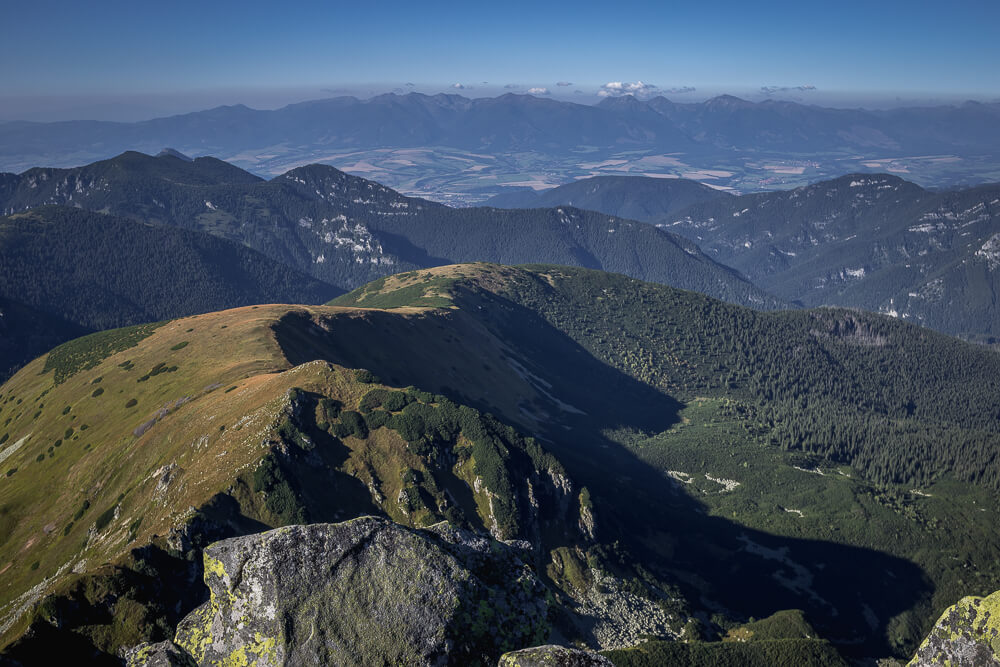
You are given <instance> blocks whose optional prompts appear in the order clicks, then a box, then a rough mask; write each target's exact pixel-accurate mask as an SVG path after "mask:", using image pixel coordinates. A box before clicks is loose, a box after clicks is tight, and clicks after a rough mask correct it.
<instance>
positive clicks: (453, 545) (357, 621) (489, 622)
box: [129, 516, 549, 667]
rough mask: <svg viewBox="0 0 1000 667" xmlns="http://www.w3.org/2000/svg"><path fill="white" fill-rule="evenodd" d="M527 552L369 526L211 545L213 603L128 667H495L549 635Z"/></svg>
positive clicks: (299, 530) (367, 521) (208, 574)
mask: <svg viewBox="0 0 1000 667" xmlns="http://www.w3.org/2000/svg"><path fill="white" fill-rule="evenodd" d="M525 546H526V545H525V544H521V543H518V542H508V543H503V542H497V541H494V540H490V539H488V538H484V537H480V536H477V535H475V534H473V533H471V532H468V531H465V530H461V529H457V528H454V527H452V526H450V525H449V524H447V523H443V522H442V523H439V524H436V525H434V526H431V527H430V528H427V529H423V530H412V529H409V528H406V527H403V526H401V525H399V524H396V523H393V522H391V521H388V520H386V519H381V518H376V517H370V516H369V517H361V518H358V519H354V520H351V521H346V522H343V523H338V524H313V525H309V526H286V527H283V528H279V529H276V530H272V531H268V532H265V533H260V534H256V535H248V536H244V537H237V538H233V539H228V540H223V541H220V542H216V543H215V544H213V545H211V546H210V547H208V548H206V549H205V552H204V560H205V583H206V584H207V586H208V588H209V589H210V592H211V599H210V600H209V601H208V602H206V603H205V604H204V605H202V606H200V607H198V608H197V609H195V610H194V611H193V612H191V614H189V615H188V616H187V617H185V618H184V619H183V620H182V621H181V623H180V624H179V625H178V628H177V633H176V635H175V637H174V641H173V642H161V643H159V644H150V645H143V646H140V647H137V648H136V649H134V650H133V651H132V652H131V655H130V658H129V665H131V666H133V667H138V666H140V665H143V666H147V667H149V666H152V665H172V664H176V665H183V664H196V665H215V664H241V665H258V666H263V665H306V664H322V665H402V664H406V665H445V664H473V663H476V662H481V663H486V664H492V663H493V662H495V660H496V658H497V656H498V655H500V654H501V653H502V652H503V651H507V650H511V649H514V648H519V647H524V646H531V645H532V644H536V643H539V642H540V641H542V640H544V638H545V637H546V636H548V633H549V626H548V624H547V621H546V616H547V611H548V605H547V602H546V597H545V595H544V588H543V587H542V584H541V583H540V582H539V580H538V579H537V578H536V577H535V575H534V574H533V573H532V571H531V570H530V569H529V568H528V567H527V566H526V565H525V564H524V563H523V562H522V560H521V555H522V553H523V551H522V550H523V547H525ZM185 661H187V662H185Z"/></svg>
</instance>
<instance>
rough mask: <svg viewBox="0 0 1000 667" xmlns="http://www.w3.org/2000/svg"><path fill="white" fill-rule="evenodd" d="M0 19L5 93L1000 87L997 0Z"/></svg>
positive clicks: (30, 10)
mask: <svg viewBox="0 0 1000 667" xmlns="http://www.w3.org/2000/svg"><path fill="white" fill-rule="evenodd" d="M0 25H3V26H4V36H3V39H2V43H0V102H2V101H3V99H4V98H6V99H8V100H12V99H14V98H20V97H31V96H79V97H88V98H92V99H95V100H96V99H99V98H100V97H101V96H102V95H122V94H129V95H139V94H149V93H171V94H174V93H182V92H185V91H209V90H220V89H232V90H246V89H258V90H265V89H277V88H283V89H315V90H320V89H324V88H325V89H329V90H337V89H347V90H350V89H352V88H357V87H358V86H367V87H368V88H371V89H372V90H377V89H378V87H379V85H381V84H385V85H386V86H390V87H391V86H394V85H395V86H398V85H400V84H402V83H403V82H415V83H417V84H420V85H422V86H429V87H431V88H433V87H434V86H439V87H441V88H445V87H448V86H450V85H452V84H454V83H461V84H463V85H465V86H467V90H473V89H475V88H472V87H476V88H478V89H480V90H482V89H484V87H483V82H489V86H491V87H492V86H496V87H502V86H503V85H505V84H520V85H523V86H525V87H527V86H544V87H549V88H550V89H551V91H552V92H554V93H562V92H567V93H568V92H569V87H559V88H558V89H557V88H556V87H555V84H556V82H558V81H564V82H573V83H574V86H573V88H574V89H585V92H588V93H594V92H596V90H597V87H598V86H600V85H602V84H604V83H606V82H609V81H637V80H641V81H645V82H650V83H653V84H655V85H657V86H659V87H660V88H661V89H670V88H676V87H682V86H691V87H695V88H697V89H699V90H702V89H725V88H732V89H734V90H739V89H748V90H753V89H759V88H760V87H761V86H802V85H806V84H808V85H812V86H815V87H816V88H817V90H818V91H849V92H850V91H853V92H862V93H863V92H873V91H874V92H887V91H888V92H892V93H900V94H906V93H912V94H914V95H925V96H927V95H945V96H950V95H967V96H969V97H975V98H979V99H995V98H997V97H1000V40H998V39H997V38H996V28H997V25H1000V2H998V1H997V0H977V1H965V2H962V1H959V2H957V3H948V4H946V3H943V2H924V1H922V0H910V1H900V0H881V1H880V2H855V1H853V0H849V1H846V2H844V1H841V2H812V1H811V0H798V1H797V2H748V1H746V0H736V1H729V0H721V1H716V2H706V1H705V0H700V1H698V0H696V1H693V2H690V1H689V2H684V3H672V2H665V1H662V0H661V1H660V2H633V1H628V0H625V1H621V0H619V1H616V2H604V3H598V4H593V5H590V4H587V3H583V2H560V3H544V4H536V3H527V2H519V1H505V2H499V3H493V4H490V5H486V4H485V3H477V2H461V3H459V2H454V3H452V2H447V3H446V2H419V1H412V0H411V1H409V2H395V1H392V2H379V1H377V0H376V1H370V2H363V1H357V0H356V1H354V2H350V3H344V2H313V1H310V0H299V1H298V2H289V3H282V2H279V1H277V0H269V1H268V2H266V3H265V2H250V1H244V2H229V1H228V0H227V1H218V2H215V1H212V0H202V1H201V2H188V1H186V0H182V1H161V2H152V1H149V2H147V1H146V0H130V1H129V2H124V1H120V0H97V1H96V2H92V3H87V2H80V1H79V0H73V1H65V0H34V1H31V2H27V1H25V2H18V1H15V0H11V1H9V2H3V3H0ZM388 89H390V88H389V87H387V88H386V90H388ZM234 101H238V100H234Z"/></svg>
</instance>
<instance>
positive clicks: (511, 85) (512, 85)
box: [504, 83, 521, 90]
mask: <svg viewBox="0 0 1000 667" xmlns="http://www.w3.org/2000/svg"><path fill="white" fill-rule="evenodd" d="M520 87H521V85H520V84H517V83H508V84H507V85H506V86H504V90H515V89H517V88H520Z"/></svg>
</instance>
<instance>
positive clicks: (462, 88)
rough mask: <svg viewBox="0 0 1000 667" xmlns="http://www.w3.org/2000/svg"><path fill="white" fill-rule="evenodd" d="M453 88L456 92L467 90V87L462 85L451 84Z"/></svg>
mask: <svg viewBox="0 0 1000 667" xmlns="http://www.w3.org/2000/svg"><path fill="white" fill-rule="evenodd" d="M451 87H452V88H454V89H455V90H465V86H463V85H462V84H460V83H453V84H451Z"/></svg>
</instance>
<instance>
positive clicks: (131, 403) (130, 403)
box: [125, 398, 139, 408]
mask: <svg viewBox="0 0 1000 667" xmlns="http://www.w3.org/2000/svg"><path fill="white" fill-rule="evenodd" d="M137 405H139V401H137V400H135V399H134V398H130V399H128V401H126V402H125V407H126V408H134V407H135V406H137Z"/></svg>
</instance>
